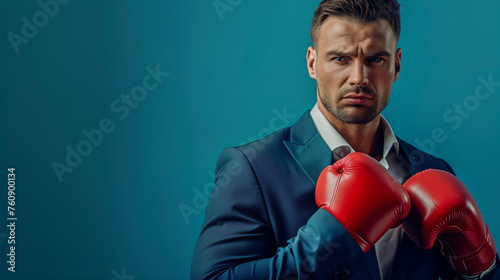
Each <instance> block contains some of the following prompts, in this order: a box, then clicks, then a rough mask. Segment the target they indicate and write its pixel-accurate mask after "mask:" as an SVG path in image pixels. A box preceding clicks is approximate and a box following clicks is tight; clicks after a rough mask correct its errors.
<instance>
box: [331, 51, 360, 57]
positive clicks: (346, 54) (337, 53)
mask: <svg viewBox="0 0 500 280" xmlns="http://www.w3.org/2000/svg"><path fill="white" fill-rule="evenodd" d="M333 55H336V56H353V55H354V54H353V53H345V52H341V51H336V50H331V51H329V52H327V53H326V56H333Z"/></svg>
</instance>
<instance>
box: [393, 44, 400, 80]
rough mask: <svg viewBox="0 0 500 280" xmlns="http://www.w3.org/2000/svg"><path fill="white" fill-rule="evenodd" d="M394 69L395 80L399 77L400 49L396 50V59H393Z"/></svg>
mask: <svg viewBox="0 0 500 280" xmlns="http://www.w3.org/2000/svg"><path fill="white" fill-rule="evenodd" d="M394 64H395V65H394V66H395V68H394V69H395V71H394V81H393V82H395V81H397V80H398V78H399V72H401V49H397V50H396V59H395V61H394Z"/></svg>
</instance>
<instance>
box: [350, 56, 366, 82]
mask: <svg viewBox="0 0 500 280" xmlns="http://www.w3.org/2000/svg"><path fill="white" fill-rule="evenodd" d="M349 84H350V85H352V86H359V87H364V86H367V85H368V68H367V67H366V65H365V64H364V63H363V62H361V61H356V60H355V61H354V63H352V64H351V73H350V75H349Z"/></svg>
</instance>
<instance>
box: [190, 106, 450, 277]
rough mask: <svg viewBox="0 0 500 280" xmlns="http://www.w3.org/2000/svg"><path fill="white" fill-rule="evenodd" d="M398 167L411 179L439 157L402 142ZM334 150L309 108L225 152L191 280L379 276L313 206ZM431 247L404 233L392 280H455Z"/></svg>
mask: <svg viewBox="0 0 500 280" xmlns="http://www.w3.org/2000/svg"><path fill="white" fill-rule="evenodd" d="M398 140H399V144H400V153H402V156H403V158H404V160H403V161H404V164H401V166H400V168H399V171H398V172H402V173H401V174H402V175H403V177H404V178H409V177H410V176H411V175H412V174H415V173H417V172H419V171H422V170H425V169H428V168H435V169H442V170H446V171H449V172H451V173H453V170H452V169H451V168H450V166H449V165H448V164H447V163H446V162H444V161H443V160H440V159H437V158H435V157H433V156H431V155H429V154H426V153H424V152H422V151H419V150H417V149H416V148H414V147H413V146H411V145H410V144H408V143H406V142H404V141H402V140H400V139H398ZM333 163H334V162H333V154H332V152H331V151H330V149H329V148H328V146H327V144H326V143H325V141H324V140H323V138H322V137H321V136H320V135H319V133H318V131H317V130H316V127H315V125H314V123H313V121H312V118H311V116H310V112H309V111H307V112H306V113H305V114H304V115H303V116H302V117H301V118H300V119H299V120H298V121H297V123H296V124H294V125H293V126H291V127H287V128H284V129H281V130H279V131H277V132H275V133H273V134H271V135H269V136H267V137H265V138H263V139H261V140H259V141H256V142H252V143H250V144H247V145H244V146H241V147H237V148H228V149H226V150H224V151H223V152H222V153H221V155H220V157H219V160H218V162H217V168H216V170H217V171H216V184H215V187H214V189H213V190H212V193H211V195H210V199H209V202H208V205H207V208H206V216H205V221H204V224H203V227H202V230H201V233H200V236H199V238H198V242H197V244H196V248H195V252H194V256H193V262H192V267H191V279H193V280H199V279H347V278H348V279H380V273H379V269H378V263H377V258H376V255H375V249H374V248H372V249H371V250H370V251H369V252H368V253H366V254H365V253H364V252H363V251H362V250H361V248H360V247H359V245H358V244H357V243H356V241H355V240H354V239H353V238H352V237H351V235H350V234H349V233H348V232H347V231H346V230H345V228H344V227H343V226H342V225H341V224H340V223H339V222H338V221H337V220H336V219H335V218H334V217H333V216H332V215H331V214H330V213H328V212H327V211H325V210H323V209H318V207H317V206H316V203H315V198H314V193H315V185H316V180H317V178H318V176H319V174H320V173H321V171H322V170H323V169H324V168H325V167H326V166H328V165H331V164H333ZM453 273H454V272H453V271H452V270H451V268H450V267H449V265H448V264H447V263H446V262H445V261H444V259H442V258H441V254H440V253H439V252H438V251H437V249H435V248H433V249H430V250H421V249H419V248H418V247H416V245H414V244H413V243H412V242H411V240H410V239H409V238H408V236H407V235H406V234H404V235H403V238H402V241H401V243H400V246H399V247H398V251H397V253H396V260H395V267H394V271H393V275H392V278H393V279H419V280H420V279H438V278H439V277H443V278H446V277H447V276H450V277H453Z"/></svg>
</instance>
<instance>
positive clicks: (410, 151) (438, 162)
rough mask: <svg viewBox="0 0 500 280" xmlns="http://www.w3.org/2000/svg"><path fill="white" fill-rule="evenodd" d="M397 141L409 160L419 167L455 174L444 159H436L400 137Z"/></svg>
mask: <svg viewBox="0 0 500 280" xmlns="http://www.w3.org/2000/svg"><path fill="white" fill-rule="evenodd" d="M397 139H398V142H399V144H400V146H401V148H402V149H403V151H405V153H406V156H407V157H408V159H410V160H413V161H414V162H415V163H416V164H417V165H423V166H425V167H426V169H427V168H433V169H441V170H445V171H448V172H450V173H452V174H455V172H454V171H453V169H452V168H451V166H450V164H449V163H448V162H446V161H445V160H444V159H442V158H438V157H435V156H433V155H431V154H429V153H426V152H424V151H422V150H420V149H417V148H416V147H415V146H413V145H411V144H410V143H408V142H406V141H404V140H402V139H401V138H399V137H397ZM418 163H420V164H418Z"/></svg>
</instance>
